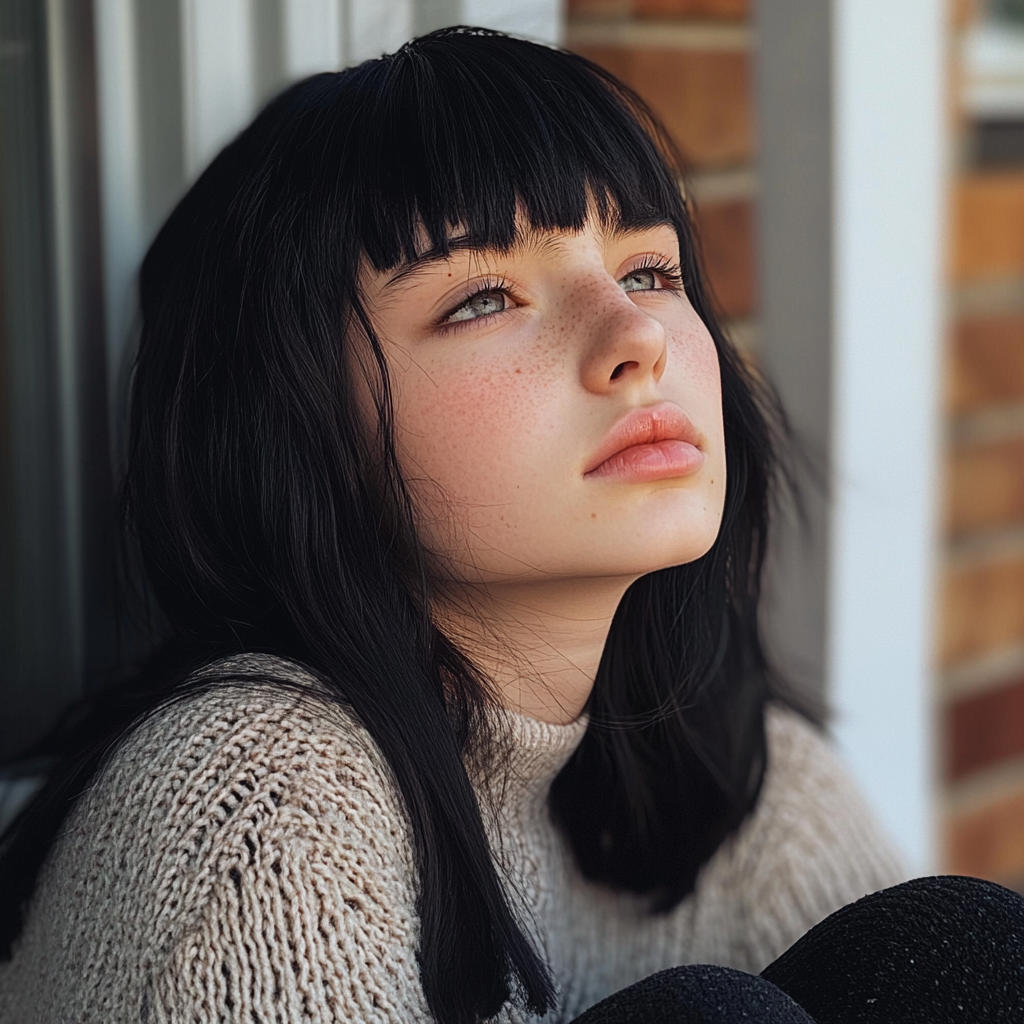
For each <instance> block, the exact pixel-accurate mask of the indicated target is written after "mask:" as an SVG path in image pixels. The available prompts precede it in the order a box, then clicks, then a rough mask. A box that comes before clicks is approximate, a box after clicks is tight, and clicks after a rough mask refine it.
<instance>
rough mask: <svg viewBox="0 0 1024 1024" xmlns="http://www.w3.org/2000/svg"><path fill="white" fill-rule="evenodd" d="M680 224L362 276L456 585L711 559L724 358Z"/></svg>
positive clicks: (422, 528) (404, 459)
mask: <svg viewBox="0 0 1024 1024" xmlns="http://www.w3.org/2000/svg"><path fill="white" fill-rule="evenodd" d="M678 263H679V246H678V241H677V238H676V234H675V230H674V229H673V228H672V227H671V226H670V225H668V224H664V225H658V226H655V227H651V228H646V229H643V230H629V231H625V230H613V229H604V228H602V227H601V225H600V224H599V223H598V222H597V221H596V220H594V219H592V220H590V221H588V223H587V224H586V225H585V227H584V228H583V229H582V230H581V231H579V232H563V231H552V232H530V231H529V230H526V231H524V232H523V233H522V236H521V241H520V242H519V244H518V245H517V246H516V247H515V248H514V249H513V250H512V251H511V252H507V253H502V252H497V251H480V250H479V249H475V250H474V249H469V248H465V247H463V248H460V247H459V245H458V241H457V240H456V241H455V242H454V243H453V245H452V251H451V252H450V254H449V256H448V258H447V259H431V258H429V256H428V257H427V258H424V259H422V260H420V261H416V262H415V263H414V264H412V265H410V266H406V267H404V268H399V269H398V270H396V271H390V272H385V273H380V274H369V275H367V280H366V281H365V285H364V295H365V299H366V302H367V306H368V309H369V311H370V316H371V318H372V321H373V323H374V326H375V328H376V330H377V332H378V335H379V337H380V340H381V344H382V346H383V348H384V352H385V355H386V357H387V362H388V367H389V373H390V377H391V383H392V388H393V396H394V413H395V432H396V441H397V445H398V455H399V461H400V465H401V470H402V473H403V476H404V478H405V480H406V482H407V484H408V486H409V488H410V491H411V494H412V497H413V502H414V505H415V509H416V518H417V527H418V530H419V533H420V537H421V539H422V541H423V543H424V544H425V545H426V546H427V548H428V549H429V550H430V551H431V552H432V553H433V554H434V555H435V556H437V558H438V562H439V564H440V567H441V568H440V571H441V573H442V574H443V575H446V576H447V578H448V580H449V581H450V582H453V583H454V582H464V583H485V584H498V583H503V582H505V583H534V582H540V581H553V580H566V579H569V578H580V577H619V578H622V577H638V576H640V575H643V574H644V573H648V572H651V571H653V570H655V569H661V568H665V567H667V566H671V565H678V564H680V563H683V562H688V561H692V560H693V559H695V558H699V557H700V556H701V555H702V554H704V553H705V552H706V551H707V550H708V548H709V547H710V546H711V544H712V543H713V541H714V539H715V537H716V535H717V533H718V528H719V524H720V521H721V517H722V506H723V501H724V496H725V444H724V437H723V427H722V396H721V383H720V379H719V369H718V358H717V355H716V352H715V347H714V343H713V342H712V340H711V336H710V335H709V333H708V331H707V328H706V327H705V326H704V324H703V322H702V321H701V319H700V318H699V317H698V316H697V314H696V313H695V312H694V309H693V307H692V306H691V305H690V302H689V300H688V298H687V296H686V294H685V292H684V291H683V290H682V287H681V284H680V282H679V275H678Z"/></svg>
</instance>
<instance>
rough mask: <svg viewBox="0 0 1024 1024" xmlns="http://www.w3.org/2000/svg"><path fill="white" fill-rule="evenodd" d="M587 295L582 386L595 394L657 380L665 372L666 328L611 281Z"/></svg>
mask: <svg viewBox="0 0 1024 1024" xmlns="http://www.w3.org/2000/svg"><path fill="white" fill-rule="evenodd" d="M601 291H602V292H603V294H602V295H601V296H600V297H598V296H597V295H593V296H591V297H590V300H591V301H590V302H589V303H588V307H589V310H590V313H589V316H588V317H587V319H588V320H589V321H590V323H589V325H588V326H589V328H590V330H589V344H588V345H587V348H586V349H585V351H584V354H583V362H582V366H581V376H582V380H583V386H584V387H585V388H586V389H587V390H588V391H591V392H593V393H595V394H606V393H608V392H611V391H613V390H621V389H623V388H630V387H635V386H637V385H642V384H644V383H647V382H649V381H653V382H654V383H657V382H658V381H659V380H661V376H662V374H663V373H664V372H665V363H666V360H667V354H668V353H667V346H666V337H665V328H664V325H662V324H661V322H660V321H658V320H656V319H655V318H654V317H652V316H650V315H649V314H648V313H646V312H645V311H644V310H643V309H641V308H640V306H638V305H637V304H636V303H635V302H634V301H633V300H632V299H631V298H630V297H629V296H628V295H627V294H626V293H625V292H624V291H623V290H622V288H620V287H619V285H618V284H617V283H616V282H614V281H610V280H609V281H607V282H604V287H603V288H602V289H601Z"/></svg>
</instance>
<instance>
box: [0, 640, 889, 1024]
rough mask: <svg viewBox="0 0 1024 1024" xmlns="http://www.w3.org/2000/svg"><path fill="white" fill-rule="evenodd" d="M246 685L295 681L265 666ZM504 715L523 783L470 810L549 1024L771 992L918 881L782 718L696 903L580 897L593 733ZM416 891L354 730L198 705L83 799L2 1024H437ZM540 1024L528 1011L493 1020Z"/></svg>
mask: <svg viewBox="0 0 1024 1024" xmlns="http://www.w3.org/2000/svg"><path fill="white" fill-rule="evenodd" d="M231 669H232V671H233V672H237V673H238V674H239V675H240V676H244V675H245V674H247V673H253V672H259V673H263V674H267V673H272V674H274V675H277V676H278V677H281V676H288V677H290V678H291V679H293V680H295V681H296V682H300V683H301V682H303V681H304V679H303V676H302V674H301V673H300V671H299V670H298V669H296V668H295V667H294V666H290V665H288V664H287V663H285V662H280V661H276V660H272V659H269V658H266V657H263V658H249V659H237V660H236V661H235V662H233V663H232V666H231ZM507 717H508V723H509V733H510V735H509V742H510V743H511V747H512V750H511V754H512V758H511V763H510V769H509V773H508V777H507V778H504V779H502V780H501V785H500V789H494V788H493V786H492V783H491V782H489V781H488V782H482V783H480V785H479V791H480V796H481V798H482V799H481V805H482V806H483V807H484V809H485V814H484V816H485V824H486V826H487V829H488V834H489V836H490V839H491V843H492V847H493V849H494V854H495V858H496V861H497V863H498V865H499V870H500V871H501V873H502V876H503V877H504V878H505V879H506V880H507V883H508V885H509V889H510V892H511V893H512V895H513V900H514V903H515V905H516V906H517V908H518V909H519V912H520V915H521V920H522V922H523V925H524V927H525V928H526V929H527V931H528V932H529V933H530V934H531V936H532V938H533V940H534V941H535V943H536V945H537V948H538V950H539V952H540V953H541V955H542V956H543V957H544V958H545V959H546V960H547V962H548V963H549V964H550V965H551V968H552V972H553V975H554V978H555V981H556V984H557V987H558V1007H557V1009H556V1011H554V1012H553V1013H552V1014H550V1015H549V1016H548V1017H546V1018H545V1024H554V1022H556V1021H558V1022H561V1021H568V1020H571V1019H572V1018H573V1017H575V1016H576V1015H578V1014H579V1013H581V1012H582V1011H583V1010H584V1009H586V1008H587V1007H589V1006H592V1005H593V1004H595V1003H596V1002H598V1001H599V1000H601V999H603V998H604V997H605V996H607V995H609V994H610V993H612V992H614V991H616V990H618V989H620V988H623V987H625V986H627V985H629V984H632V983H634V982H636V981H638V980H640V979H642V978H644V977H646V976H647V975H650V974H653V973H654V972H656V971H660V970H663V969H665V968H667V967H671V966H675V965H678V964H686V963H709V964H720V965H724V966H729V967H734V968H739V969H741V970H744V971H749V972H752V973H756V972H758V971H760V970H761V969H762V968H763V967H765V966H766V965H767V964H768V963H769V962H771V961H772V960H774V959H775V958H776V957H777V956H778V955H779V954H780V953H782V952H783V950H785V949H786V948H787V947H788V946H790V945H791V944H792V943H793V942H794V941H795V940H796V939H797V938H798V937H799V936H800V935H802V934H803V933H804V932H805V931H806V930H807V929H808V928H810V927H811V926H813V925H814V924H816V923H817V922H819V921H821V920H822V919H823V918H825V917H826V916H828V915H829V914H830V913H832V912H833V911H834V910H836V909H838V908H839V907H841V906H844V905H845V904H847V903H850V902H851V901H853V900H855V899H858V898H859V897H861V896H863V895H864V894H865V893H869V892H873V891H875V890H877V889H880V888H883V887H885V886H889V885H893V884H895V883H896V882H898V881H901V880H902V879H903V878H905V877H906V874H905V871H904V869H903V867H902V866H901V864H900V862H899V860H898V858H897V857H896V856H894V854H893V853H892V852H891V850H890V848H889V846H888V844H887V843H886V841H885V840H884V839H883V838H882V837H881V836H880V834H879V832H878V830H877V828H876V826H875V824H874V823H873V821H872V818H871V816H870V814H869V812H868V810H867V808H866V806H865V805H864V803H863V801H862V799H861V798H860V796H859V795H858V793H857V792H856V790H855V788H854V787H853V785H852V784H851V782H850V780H849V778H848V777H847V775H846V773H845V771H844V770H843V769H842V767H841V766H840V764H839V763H838V761H837V759H836V758H835V756H834V754H833V753H832V751H831V749H830V748H829V746H828V745H827V743H826V742H825V741H824V740H823V738H822V737H821V736H820V735H819V733H818V732H817V731H816V730H814V729H813V728H812V727H811V726H809V725H808V724H807V723H806V722H804V721H803V720H802V719H801V718H799V717H798V716H797V715H795V714H794V713H792V712H790V711H788V710H784V709H781V708H771V709H769V713H768V718H767V729H768V752H769V764H768V771H767V775H766V778H765V784H764V788H763V791H762V795H761V798H760V800H759V803H758V806H757V808H756V810H755V811H754V813H753V814H752V815H751V816H750V818H748V820H747V821H746V822H745V823H744V825H743V826H742V827H741V829H740V830H739V832H738V833H737V834H736V835H735V836H734V837H732V838H731V839H730V840H729V841H728V842H727V843H726V844H725V845H724V846H723V847H722V848H721V849H720V850H719V851H718V853H717V854H716V855H715V856H714V857H713V858H712V859H711V861H710V862H709V863H708V864H707V865H706V866H705V867H704V869H703V871H702V872H701V874H700V876H699V878H698V884H697V888H696V891H695V892H694V893H693V894H692V895H690V896H689V897H688V898H687V899H686V900H684V901H683V902H682V903H681V904H680V905H679V906H678V907H677V908H676V909H675V910H674V911H672V912H671V913H669V914H666V915H659V916H653V915H651V914H650V913H648V912H647V910H646V905H645V903H644V901H642V900H640V899H638V898H637V897H635V896H632V895H629V894H624V893H615V892H611V891H609V890H607V889H604V888H601V887H598V886H595V885H592V884H590V883H589V882H587V881H586V880H585V879H584V878H582V877H581V875H580V873H579V871H578V869H577V868H576V866H575V863H574V861H573V857H572V853H571V851H570V849H569V847H568V845H567V843H566V842H565V840H564V839H563V837H562V835H561V834H560V833H559V832H558V830H557V829H556V827H555V826H554V825H553V824H552V822H551V820H550V817H549V814H548V808H547V795H548V791H549V788H550V785H551V782H552V780H553V779H554V778H555V776H556V775H557V774H558V772H559V770H560V769H561V768H562V766H563V765H564V764H565V763H566V761H567V760H568V759H569V757H570V756H571V755H572V753H573V751H574V750H575V749H576V747H577V746H578V744H579V743H580V741H581V740H582V738H583V734H584V732H585V730H586V723H585V722H584V721H580V722H576V723H573V724H571V725H565V726H556V725H549V724H545V723H542V722H538V721H536V720H533V719H530V718H527V717H525V716H521V715H515V714H510V715H508V716H507ZM415 886H416V880H415V874H414V865H413V858H412V850H411V841H410V835H409V830H408V825H407V822H406V818H405V814H404V812H403V809H402V805H401V800H400V798H399V796H398V793H397V791H396V789H395V787H394V785H393V783H392V781H391V779H390V773H389V771H388V768H387V766H386V764H385V763H384V761H383V759H382V757H381V755H380V753H379V752H378V751H377V749H376V747H375V745H374V743H373V741H372V740H371V739H370V737H369V735H368V734H367V733H366V731H365V730H364V729H363V728H362V727H361V726H359V725H358V724H356V723H355V722H354V721H353V720H352V719H351V718H349V717H348V716H347V715H346V714H345V713H344V712H343V711H341V710H339V709H336V708H325V707H324V706H322V705H321V704H320V703H319V702H317V701H315V700H310V699H308V698H307V699H302V698H300V697H299V696H297V695H296V693H295V692H293V691H291V690H289V689H286V688H284V687H281V686H274V685H269V684H266V683H249V684H248V685H247V686H246V687H241V686H220V687H217V688H215V689H212V690H207V691H206V692H202V693H198V694H196V695H194V696H192V697H189V698H187V699H186V700H184V701H181V702H179V703H177V704H175V705H173V706H171V707H168V708H166V709H164V710H162V711H160V712H158V713H157V714H155V715H153V716H152V717H150V718H149V719H148V720H146V721H145V722H144V723H143V724H142V725H140V726H139V727H138V728H137V729H136V730H135V731H134V732H133V733H132V734H131V735H130V736H129V737H128V738H127V739H126V740H125V741H124V742H123V743H122V744H121V745H120V747H119V748H118V749H117V751H116V752H115V754H114V755H113V757H112V758H111V759H110V761H109V762H108V763H107V765H106V766H105V767H104V768H103V770H102V771H101V772H100V773H99V774H98V775H97V777H96V779H95V781H94V783H93V784H92V786H91V787H90V789H89V790H88V791H87V792H86V793H85V794H84V795H83V796H82V798H81V799H80V800H79V802H78V804H77V806H76V808H75V810H74V811H73V812H72V814H71V816H70V817H69V819H68V822H67V824H66V827H65V830H64V832H63V834H62V836H61V837H60V839H59V840H58V842H57V843H56V845H55V846H54V848H53V850H52V852H51V856H50V857H49V859H48V861H47V863H46V865H45V866H44V868H43V871H42V874H41V876H40V880H39V884H38V886H37V890H36V894H35V897H34V899H33V904H32V907H31V910H30V914H29V918H28V921H27V924H26V927H25V929H24V932H23V934H22V936H21V938H20V940H19V942H18V944H17V945H16V947H15V953H14V958H13V960H12V961H11V962H10V963H8V964H4V965H2V966H0V1021H2V1022H3V1024H37V1022H38V1024H121V1022H124V1024H128V1022H131V1024H139V1022H141V1021H145V1022H168V1024H170V1022H173V1024H186V1022H189V1024H192V1022H196V1024H208V1022H213V1021H224V1022H236V1021H237V1022H239V1024H242V1022H245V1024H264V1022H282V1024H283V1022H288V1024H296V1022H299V1021H309V1022H318V1024H319V1022H342V1021H344V1022H356V1021H358V1022H392V1024H398V1022H401V1024H414V1022H419V1021H429V1020H430V1019H431V1018H430V1015H429V1013H428V1011H427V1007H426V1004H425V1001H424V998H423V992H422V989H421V986H420V982H419V973H418V967H417V962H416V951H417V945H418V923H417V917H416V913H415ZM531 1019H532V1018H531V1017H530V1015H529V1014H528V1013H527V1012H526V1011H525V1010H524V1009H523V1008H522V1007H520V1006H517V1005H515V1004H514V1003H510V1004H507V1005H506V1007H505V1009H504V1010H503V1011H502V1013H501V1014H500V1015H499V1018H498V1020H500V1021H501V1022H503V1024H521V1022H525V1021H529V1020H531Z"/></svg>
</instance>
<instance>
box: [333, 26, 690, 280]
mask: <svg viewBox="0 0 1024 1024" xmlns="http://www.w3.org/2000/svg"><path fill="white" fill-rule="evenodd" d="M342 77H343V78H344V79H347V81H346V82H345V87H343V90H342V91H343V92H344V93H347V94H348V95H349V96H351V100H350V101H349V102H346V103H344V104H342V106H343V107H344V108H345V113H344V118H345V120H346V121H348V125H346V129H347V130H346V131H344V132H339V133H338V136H337V138H338V141H339V142H341V143H342V144H344V143H345V142H346V141H347V138H348V136H349V133H351V137H352V138H356V139H359V140H360V146H359V147H358V149H356V148H354V147H351V148H350V147H346V149H347V152H345V153H344V155H343V157H342V159H343V161H344V162H345V163H348V164H352V165H353V166H350V167H347V168H346V169H345V171H344V172H343V177H344V178H345V179H346V180H347V181H349V182H352V183H355V186H356V187H355V191H356V194H355V195H353V196H352V202H351V204H350V211H351V216H352V218H353V223H351V224H350V230H351V232H352V235H353V236H354V237H355V238H357V239H359V240H360V242H361V247H362V251H363V253H364V254H365V256H366V258H367V259H368V260H369V262H370V263H371V264H372V265H373V266H374V267H375V268H376V269H377V270H378V271H384V270H390V269H393V268H394V267H396V266H399V265H400V264H405V263H409V262H412V261H413V260H415V259H417V258H418V257H422V255H423V251H424V242H425V241H428V242H429V247H428V248H429V251H430V252H431V254H432V255H434V254H436V255H437V256H440V257H444V256H446V255H447V252H448V248H447V246H448V243H449V239H450V238H451V236H452V234H453V232H456V231H457V232H458V234H459V235H460V236H462V237H463V238H467V239H468V240H470V241H471V242H472V244H473V246H474V247H479V248H482V249H483V248H489V249H498V250H501V249H508V248H509V247H511V246H512V245H513V244H514V243H515V241H516V237H517V223H518V224H519V225H520V226H522V220H523V219H525V221H526V222H527V223H528V224H529V226H530V228H532V229H534V230H541V231H550V230H568V231H572V230H580V229H581V228H582V227H583V225H584V223H585V221H586V220H587V217H588V215H589V214H591V213H592V212H596V214H597V216H598V217H599V218H600V220H601V222H602V224H603V225H604V226H606V227H609V226H614V227H619V228H626V229H630V228H643V227H648V226H650V225H652V224H655V223H666V222H667V223H670V224H672V225H673V226H674V227H675V228H676V230H677V231H680V232H681V231H684V230H685V224H686V214H685V208H684V205H683V200H682V196H681V193H680V189H679V185H678V182H677V178H676V173H675V172H676V169H677V166H678V165H677V160H676V158H675V155H674V153H673V151H672V149H671V144H670V143H669V142H668V141H667V140H666V139H665V138H664V136H663V134H662V133H661V132H660V131H659V129H658V128H657V126H656V125H655V124H654V123H653V122H651V121H650V119H649V117H648V116H647V115H646V113H645V111H644V109H643V107H642V105H641V104H639V103H638V101H637V100H636V98H635V97H634V96H633V95H632V94H631V93H630V92H629V91H628V90H627V89H625V87H623V86H622V85H621V83H619V82H617V81H616V80H614V79H613V78H611V77H610V76H608V75H607V74H606V73H605V72H603V71H602V70H601V69H600V68H598V67H596V66H595V65H593V64H591V63H589V62H588V61H586V60H584V59H583V58H581V57H578V56H575V55H571V54H566V53H564V52H561V51H557V50H554V49H549V48H546V47H541V46H537V45H536V44H532V43H528V42H524V41H520V40H510V39H509V38H508V37H505V36H496V35H494V34H492V33H489V32H486V31H484V30H481V29H444V30H441V31H440V32H437V33H433V34H432V35H430V36H426V37H424V38H422V39H419V40H417V41H415V42H413V43H410V44H407V45H406V46H404V47H402V49H401V50H399V51H398V52H397V53H395V54H394V55H393V56H391V57H387V58H384V60H383V61H373V62H369V63H367V64H364V65H362V66H360V67H358V68H356V69H353V70H352V71H350V72H348V73H347V74H346V75H344V76H342ZM339 84H340V83H339ZM349 90H351V92H350V91H349ZM339 98H340V97H339ZM339 112H340V111H339ZM673 165H676V166H673ZM517 215H518V216H519V218H520V219H519V221H517ZM684 271H685V268H684Z"/></svg>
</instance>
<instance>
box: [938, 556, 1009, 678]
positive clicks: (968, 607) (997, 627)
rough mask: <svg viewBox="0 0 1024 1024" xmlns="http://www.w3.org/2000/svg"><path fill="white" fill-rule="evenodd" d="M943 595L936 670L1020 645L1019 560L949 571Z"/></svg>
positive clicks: (987, 563) (986, 563)
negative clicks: (966, 659) (938, 656)
mask: <svg viewBox="0 0 1024 1024" xmlns="http://www.w3.org/2000/svg"><path fill="white" fill-rule="evenodd" d="M943 589H944V594H943V607H942V628H941V630H940V633H939V648H940V660H941V662H942V664H944V665H950V664H953V663H955V662H957V661H960V660H962V659H965V658H973V657H977V656H979V655H982V654H986V653H989V652H991V651H994V650H998V649H999V648H1000V647H1006V646H1009V645H1011V644H1018V643H1024V558H1021V557H1014V558H1005V559H1002V560H993V561H990V562H984V563H981V564H978V565H973V566H964V567H959V568H956V569H951V570H949V571H947V573H946V579H945V586H944V588H943Z"/></svg>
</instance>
